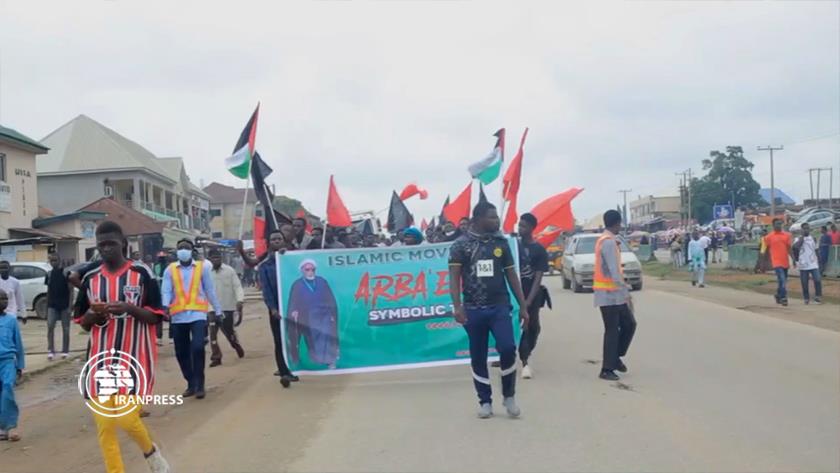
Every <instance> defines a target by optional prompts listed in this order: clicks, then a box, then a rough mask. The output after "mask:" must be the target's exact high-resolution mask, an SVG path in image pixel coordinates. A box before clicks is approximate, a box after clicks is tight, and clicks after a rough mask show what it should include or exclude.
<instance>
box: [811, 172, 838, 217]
mask: <svg viewBox="0 0 840 473" xmlns="http://www.w3.org/2000/svg"><path fill="white" fill-rule="evenodd" d="M814 171H816V173H817V198H816V200H814ZM823 171H828V208H829V209H830V208H831V199H832V197H834V183H833V182H832V181H833V180H834V169H833V168H811V169H809V170H808V178H809V180H810V182H811V200H812V201H814V202H815V204H814V205H815V206H816V207H819V206H820V195H821V194H820V182H821V181H822V172H823Z"/></svg>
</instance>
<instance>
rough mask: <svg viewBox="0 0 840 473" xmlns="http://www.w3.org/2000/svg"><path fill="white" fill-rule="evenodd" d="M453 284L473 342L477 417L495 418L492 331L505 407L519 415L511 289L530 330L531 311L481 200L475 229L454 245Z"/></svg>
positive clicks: (495, 218) (495, 221)
mask: <svg viewBox="0 0 840 473" xmlns="http://www.w3.org/2000/svg"><path fill="white" fill-rule="evenodd" d="M449 280H450V286H449V292H450V295H451V296H452V306H453V312H454V315H455V320H456V321H458V323H460V324H462V325H463V326H464V329H465V330H466V331H467V336H468V337H469V340H470V358H471V363H472V375H473V381H474V384H475V390H476V391H477V392H478V399H479V406H480V407H479V411H478V416H479V417H480V418H482V419H487V418H489V417H492V416H493V407H492V402H493V399H492V392H491V388H490V378H489V373H488V370H487V344H488V342H489V336H490V333H492V334H493V337H494V338H495V339H496V351H498V353H499V358H500V363H501V368H502V394H503V395H504V402H503V404H504V406H505V408H506V409H507V413H508V415H509V416H511V417H518V416H519V414H520V409H519V406H517V405H516V400H515V399H514V395H515V391H516V342H515V341H514V338H513V320H511V319H512V318H511V305H510V296H509V295H508V285H510V287H511V289H512V290H513V293H514V295H516V298H517V300H518V301H519V307H520V310H519V317H520V319H521V322H522V324H523V325H526V326H527V324H528V311H527V308H526V305H525V297H524V296H523V295H522V286H521V285H520V282H519V276H518V275H517V274H516V268H515V266H514V263H513V254H512V253H511V249H510V245H508V243H507V240H506V239H505V237H504V236H503V235H502V234H500V233H499V215H498V214H497V213H496V207H494V206H493V205H492V204H489V203H487V202H480V203H479V204H478V205H476V206H475V208H474V209H473V229H472V230H471V231H469V232H468V233H467V234H465V235H463V236H461V237H460V238H458V239H457V240H456V241H455V243H453V244H452V247H451V248H450V250H449ZM462 290H463V303H462V300H461V295H462Z"/></svg>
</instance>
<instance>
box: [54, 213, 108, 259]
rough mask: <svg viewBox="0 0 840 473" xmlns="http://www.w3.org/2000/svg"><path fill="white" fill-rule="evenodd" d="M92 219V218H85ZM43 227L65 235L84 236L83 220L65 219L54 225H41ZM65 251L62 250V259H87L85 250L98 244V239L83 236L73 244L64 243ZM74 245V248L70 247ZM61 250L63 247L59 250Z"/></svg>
mask: <svg viewBox="0 0 840 473" xmlns="http://www.w3.org/2000/svg"><path fill="white" fill-rule="evenodd" d="M85 221H86V222H87V221H90V220H85ZM41 229H43V230H46V231H48V232H54V233H63V234H65V235H73V236H77V237H82V236H83V235H82V220H79V219H73V220H65V221H63V222H57V223H54V224H52V225H47V226H44V227H41ZM63 246H64V248H65V249H64V250H63V251H64V252H60V253H59V254H60V256H61V258H62V260H70V259H72V260H75V262H76V263H79V262H81V261H85V260H86V258H85V250H86V249H88V248H93V247H95V246H96V239H95V238H82V239H81V240H79V241H78V243H77V242H73V244H72V245H66V244H65V245H63ZM71 247H72V250H70V249H69V248H71ZM59 251H61V249H60V250H59Z"/></svg>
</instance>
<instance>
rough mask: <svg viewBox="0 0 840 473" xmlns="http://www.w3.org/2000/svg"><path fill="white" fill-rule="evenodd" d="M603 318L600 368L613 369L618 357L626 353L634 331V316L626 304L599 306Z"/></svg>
mask: <svg viewBox="0 0 840 473" xmlns="http://www.w3.org/2000/svg"><path fill="white" fill-rule="evenodd" d="M601 318H602V319H603V320H604V358H603V362H602V364H601V369H602V370H614V369H616V368H617V367H618V359H619V358H620V357H622V356H624V355H626V354H627V349H629V348H630V342H631V341H632V340H633V334H634V333H636V318H635V317H633V313H632V312H630V308H629V307H628V306H627V304H621V305H607V306H603V307H601Z"/></svg>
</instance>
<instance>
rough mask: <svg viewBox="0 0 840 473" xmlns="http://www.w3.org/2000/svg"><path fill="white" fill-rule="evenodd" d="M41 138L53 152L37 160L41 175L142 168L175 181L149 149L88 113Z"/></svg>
mask: <svg viewBox="0 0 840 473" xmlns="http://www.w3.org/2000/svg"><path fill="white" fill-rule="evenodd" d="M41 141H42V142H43V143H44V144H45V145H46V146H49V147H50V151H49V152H48V153H47V154H46V156H43V157H41V158H39V159H38V161H37V163H38V164H37V166H38V174H55V173H62V174H72V173H87V172H103V171H113V170H129V169H140V170H146V171H147V172H151V173H153V174H156V175H158V176H159V177H161V178H163V179H165V180H169V181H174V179H172V178H170V177H169V176H168V173H167V172H166V170H165V169H164V168H163V166H161V164H160V162H159V160H158V158H157V157H155V155H154V154H152V153H151V152H150V151H149V150H147V149H146V148H144V147H142V146H140V145H139V144H137V143H135V142H133V141H131V140H129V139H128V138H126V137H124V136H122V135H120V134H119V133H117V132H115V131H114V130H111V129H110V128H108V127H106V126H105V125H102V124H101V123H99V122H97V121H96V120H93V119H92V118H90V117H88V116H85V115H79V116H78V117H76V118H74V119H72V120H70V121H69V122H67V123H65V124H64V125H62V126H61V127H59V128H58V129H56V130H55V131H53V132H52V133H50V134H49V135H47V136H46V137H45V138H44V139H43V140H41Z"/></svg>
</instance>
